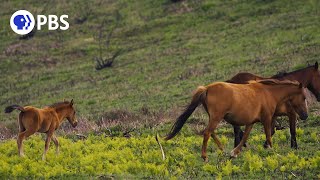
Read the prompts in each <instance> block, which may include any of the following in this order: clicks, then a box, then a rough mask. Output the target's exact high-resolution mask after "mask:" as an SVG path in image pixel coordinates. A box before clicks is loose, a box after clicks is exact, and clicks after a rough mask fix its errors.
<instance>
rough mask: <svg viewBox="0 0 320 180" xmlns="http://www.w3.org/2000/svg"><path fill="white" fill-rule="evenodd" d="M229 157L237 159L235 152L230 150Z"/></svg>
mask: <svg viewBox="0 0 320 180" xmlns="http://www.w3.org/2000/svg"><path fill="white" fill-rule="evenodd" d="M230 156H231V157H232V158H236V157H238V153H235V150H232V151H231V153H230Z"/></svg>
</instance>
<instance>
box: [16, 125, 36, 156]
mask: <svg viewBox="0 0 320 180" xmlns="http://www.w3.org/2000/svg"><path fill="white" fill-rule="evenodd" d="M34 133H35V131H31V130H25V131H23V132H20V133H19V134H18V139H17V144H18V151H19V156H21V157H24V153H23V146H22V145H23V144H22V141H23V140H24V139H25V138H27V137H29V136H31V135H32V134H34Z"/></svg>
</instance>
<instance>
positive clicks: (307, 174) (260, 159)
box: [0, 118, 320, 179]
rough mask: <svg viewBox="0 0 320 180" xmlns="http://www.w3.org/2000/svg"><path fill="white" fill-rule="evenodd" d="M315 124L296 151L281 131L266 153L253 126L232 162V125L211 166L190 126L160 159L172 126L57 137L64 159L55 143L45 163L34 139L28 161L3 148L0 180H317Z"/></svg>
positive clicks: (12, 147) (11, 144) (319, 157)
mask: <svg viewBox="0 0 320 180" xmlns="http://www.w3.org/2000/svg"><path fill="white" fill-rule="evenodd" d="M312 123H318V124H319V120H317V119H314V118H313V119H310V120H309V121H306V122H300V123H299V124H300V126H301V127H303V126H309V128H303V129H302V128H298V130H297V141H298V145H299V149H298V150H293V149H291V148H290V144H289V142H290V140H289V139H290V134H289V130H288V129H285V130H279V131H277V132H276V134H275V135H274V137H273V148H272V149H264V148H263V146H262V144H263V142H264V140H265V135H264V133H263V128H262V126H261V125H258V124H257V125H255V128H254V130H253V132H252V133H251V135H250V137H249V141H248V143H247V144H248V145H249V147H247V148H243V151H242V152H241V153H240V155H239V156H238V158H236V159H230V156H229V152H230V151H231V150H232V147H233V133H232V131H231V129H232V128H231V127H230V125H225V126H222V127H221V128H219V129H218V136H219V138H220V139H221V142H222V143H223V144H224V147H225V150H224V151H220V150H217V147H216V146H215V145H213V142H212V140H210V141H209V146H208V157H209V162H208V163H204V162H203V160H202V158H201V157H200V153H201V145H202V137H201V136H197V135H194V132H192V128H191V126H190V124H187V125H186V126H185V127H184V128H183V129H182V132H181V134H180V135H179V136H177V137H176V138H175V139H173V140H170V141H163V140H160V142H161V143H162V146H163V148H164V151H165V154H166V159H165V160H162V155H161V151H160V148H159V146H158V144H157V142H156V140H155V138H154V135H155V134H156V133H157V132H160V133H161V134H162V133H164V132H167V131H168V130H169V128H168V127H169V126H167V125H165V126H160V127H158V128H157V129H150V130H147V129H145V130H142V131H140V132H134V133H132V134H131V135H132V136H131V137H130V138H124V137H108V133H103V134H101V135H89V136H88V138H87V139H86V140H78V139H77V138H76V137H73V136H70V137H66V136H64V137H59V138H58V139H59V141H60V146H61V148H60V154H59V155H56V154H55V147H54V144H53V143H52V144H51V148H50V149H49V152H48V154H47V158H46V161H42V160H41V157H42V152H43V148H44V141H43V138H42V137H41V136H40V135H35V136H33V137H32V138H31V139H29V140H27V141H25V142H24V145H25V154H26V157H24V158H20V157H18V155H17V148H16V143H15V141H14V140H8V141H6V142H3V143H0V165H1V167H2V168H1V169H0V175H1V177H3V178H21V177H29V178H43V177H45V178H59V179H60V178H67V179H68V178H77V179H79V178H80V179H86V178H92V177H95V178H98V177H105V178H108V177H109V178H110V177H114V178H117V179H118V178H121V179H122V178H155V179H169V178H170V179H171V178H173V179H176V178H178V179H181V178H183V179H190V178H191V179H194V178H204V179H212V177H215V178H224V179H234V178H237V179H257V178H261V177H264V178H268V179H269V178H271V179H274V178H276V179H278V178H281V179H284V178H285V179H287V178H289V179H316V178H319V175H320V171H319V170H320V150H319V147H318V144H319V141H320V134H319V133H315V132H317V131H316V128H315V127H311V124H312Z"/></svg>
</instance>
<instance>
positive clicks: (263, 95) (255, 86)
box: [165, 79, 308, 161]
mask: <svg viewBox="0 0 320 180" xmlns="http://www.w3.org/2000/svg"><path fill="white" fill-rule="evenodd" d="M286 101H289V102H290V103H291V104H292V107H293V108H294V109H295V111H296V112H297V113H298V114H299V115H300V118H301V119H307V118H308V114H307V107H306V101H305V93H304V88H303V86H302V84H301V83H300V84H299V83H297V82H292V81H278V80H272V79H270V80H261V81H258V82H255V81H252V82H250V83H249V84H232V83H226V82H217V83H213V84H210V85H208V86H206V87H204V86H200V87H198V89H197V90H196V92H195V94H194V95H193V98H192V101H191V103H190V104H189V105H188V107H187V109H186V110H185V111H184V112H183V113H182V114H181V115H180V116H179V117H178V119H177V120H176V122H175V123H174V125H173V127H172V129H171V131H170V133H169V134H168V135H167V137H166V138H165V139H166V140H169V139H171V138H173V137H174V136H176V135H177V133H178V132H179V131H180V130H181V128H182V126H183V125H184V124H185V122H186V120H187V119H188V118H189V117H190V115H191V114H192V113H193V111H194V110H195V109H196V108H197V107H198V105H200V104H203V106H204V108H205V110H206V111H207V113H208V115H209V123H208V126H207V128H206V129H205V130H204V134H203V136H204V137H203V145H202V155H201V157H202V158H203V159H204V160H205V161H207V160H208V159H207V154H206V149H207V142H208V140H209V137H210V135H211V136H212V137H213V139H214V141H215V143H216V144H217V145H218V147H219V148H220V149H221V150H222V149H223V147H222V144H221V143H220V141H219V140H218V138H217V135H216V133H215V129H216V128H217V126H218V124H219V123H220V121H221V120H222V119H225V120H226V121H227V122H229V123H231V124H234V125H238V126H241V125H245V126H246V128H245V132H244V135H243V138H242V140H241V142H240V143H239V145H238V146H237V147H236V148H235V149H233V150H232V151H231V156H232V157H237V155H238V154H239V152H240V150H241V147H242V146H243V144H244V143H245V142H246V140H247V138H248V135H249V133H250V131H251V129H252V126H253V124H254V123H256V122H258V121H261V122H262V124H263V125H264V130H265V134H266V139H267V143H268V147H272V144H271V123H272V117H273V115H274V113H275V110H276V108H277V106H278V105H279V104H282V103H283V102H286Z"/></svg>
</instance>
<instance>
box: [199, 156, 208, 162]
mask: <svg viewBox="0 0 320 180" xmlns="http://www.w3.org/2000/svg"><path fill="white" fill-rule="evenodd" d="M201 157H202V159H203V161H204V162H205V163H207V162H208V161H209V160H208V157H207V156H201Z"/></svg>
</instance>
